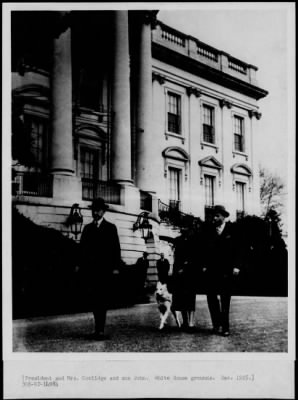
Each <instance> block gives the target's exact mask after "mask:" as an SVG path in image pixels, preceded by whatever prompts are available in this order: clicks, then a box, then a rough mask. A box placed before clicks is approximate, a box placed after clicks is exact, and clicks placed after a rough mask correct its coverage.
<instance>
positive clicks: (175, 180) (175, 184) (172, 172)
mask: <svg viewBox="0 0 298 400" xmlns="http://www.w3.org/2000/svg"><path fill="white" fill-rule="evenodd" d="M180 177H181V171H180V169H177V168H169V179H170V201H169V205H170V208H172V209H177V210H179V209H180V196H181V178H180Z"/></svg>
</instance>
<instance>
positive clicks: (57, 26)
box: [53, 11, 71, 39]
mask: <svg viewBox="0 0 298 400" xmlns="http://www.w3.org/2000/svg"><path fill="white" fill-rule="evenodd" d="M53 25H54V26H53V35H54V38H55V39H58V38H59V36H60V35H61V34H62V33H64V32H65V31H66V30H67V29H68V28H70V26H71V12H70V11H62V12H58V13H57V15H56V17H55V21H54V23H53Z"/></svg>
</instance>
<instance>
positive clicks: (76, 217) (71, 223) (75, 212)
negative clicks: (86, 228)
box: [66, 203, 83, 240]
mask: <svg viewBox="0 0 298 400" xmlns="http://www.w3.org/2000/svg"><path fill="white" fill-rule="evenodd" d="M66 225H67V226H68V227H69V228H70V232H71V233H73V234H74V236H75V240H77V236H78V235H79V234H80V233H81V232H82V226H83V216H82V214H81V209H80V207H79V204H78V203H74V204H73V205H72V206H71V209H70V213H69V216H68V217H67V220H66Z"/></svg>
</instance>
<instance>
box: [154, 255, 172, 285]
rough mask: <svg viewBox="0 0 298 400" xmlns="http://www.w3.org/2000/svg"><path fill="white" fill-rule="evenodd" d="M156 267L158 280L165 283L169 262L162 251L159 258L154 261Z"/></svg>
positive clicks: (166, 281)
mask: <svg viewBox="0 0 298 400" xmlns="http://www.w3.org/2000/svg"><path fill="white" fill-rule="evenodd" d="M156 269H157V275H158V280H159V281H160V282H161V283H162V284H164V283H166V284H167V283H168V277H169V270H170V263H169V260H167V259H166V258H165V255H164V253H160V259H159V260H157V262H156Z"/></svg>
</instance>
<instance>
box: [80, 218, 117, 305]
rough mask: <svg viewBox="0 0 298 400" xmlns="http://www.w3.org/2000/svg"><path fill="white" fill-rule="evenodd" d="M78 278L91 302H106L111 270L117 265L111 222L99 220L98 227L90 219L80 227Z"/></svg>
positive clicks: (113, 227)
mask: <svg viewBox="0 0 298 400" xmlns="http://www.w3.org/2000/svg"><path fill="white" fill-rule="evenodd" d="M80 249H81V251H80V258H81V260H80V264H81V269H82V279H83V281H84V286H85V288H86V289H87V294H88V297H89V299H90V300H91V302H92V303H93V302H96V303H99V302H103V303H105V304H106V305H108V300H109V297H110V296H111V293H112V292H113V289H112V288H111V287H110V284H111V283H112V277H113V270H117V269H119V266H120V255H121V251H120V243H119V238H118V233H117V228H116V226H115V225H114V224H112V223H110V222H108V221H106V220H105V219H103V220H102V222H101V224H100V226H99V227H97V226H96V224H95V223H94V222H92V223H90V224H88V225H86V226H85V227H84V229H83V232H82V236H81V241H80Z"/></svg>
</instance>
